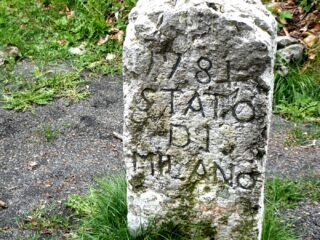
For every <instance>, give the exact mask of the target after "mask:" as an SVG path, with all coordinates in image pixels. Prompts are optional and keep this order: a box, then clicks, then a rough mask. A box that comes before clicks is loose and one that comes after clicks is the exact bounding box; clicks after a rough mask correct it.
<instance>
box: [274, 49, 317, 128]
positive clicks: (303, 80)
mask: <svg viewBox="0 0 320 240" xmlns="http://www.w3.org/2000/svg"><path fill="white" fill-rule="evenodd" d="M319 64H320V50H319V52H318V56H317V60H316V62H315V63H314V64H313V65H312V66H310V67H309V68H307V69H306V70H304V71H303V70H302V67H301V66H299V65H295V66H291V68H290V72H289V74H288V75H287V76H281V75H279V74H276V77H275V88H274V105H275V111H276V112H278V113H282V114H284V115H285V116H286V117H287V118H289V119H290V120H300V121H309V122H312V123H317V124H319V123H320V71H319V69H318V66H319Z"/></svg>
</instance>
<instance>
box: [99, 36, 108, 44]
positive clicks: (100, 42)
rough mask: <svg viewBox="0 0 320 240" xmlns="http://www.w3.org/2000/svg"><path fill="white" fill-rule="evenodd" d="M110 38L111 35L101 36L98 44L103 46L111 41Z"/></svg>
mask: <svg viewBox="0 0 320 240" xmlns="http://www.w3.org/2000/svg"><path fill="white" fill-rule="evenodd" d="M109 38H110V36H109V35H106V36H105V37H102V38H100V39H99V41H98V45H99V46H101V45H103V44H105V43H106V42H108V41H109Z"/></svg>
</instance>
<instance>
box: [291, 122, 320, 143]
mask: <svg viewBox="0 0 320 240" xmlns="http://www.w3.org/2000/svg"><path fill="white" fill-rule="evenodd" d="M319 139H320V127H317V126H315V127H311V128H306V129H302V128H301V127H295V128H293V129H291V130H290V132H289V134H288V136H287V138H286V139H285V144H286V145H287V146H297V145H305V144H310V142H312V141H314V140H319Z"/></svg>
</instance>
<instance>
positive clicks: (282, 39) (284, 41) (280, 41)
mask: <svg viewBox="0 0 320 240" xmlns="http://www.w3.org/2000/svg"><path fill="white" fill-rule="evenodd" d="M296 43H299V41H298V39H296V38H293V37H290V36H277V49H281V48H284V47H287V46H289V45H292V44H296Z"/></svg>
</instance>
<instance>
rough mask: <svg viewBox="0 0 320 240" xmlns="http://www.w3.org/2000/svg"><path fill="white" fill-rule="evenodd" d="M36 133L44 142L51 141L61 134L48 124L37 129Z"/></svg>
mask: <svg viewBox="0 0 320 240" xmlns="http://www.w3.org/2000/svg"><path fill="white" fill-rule="evenodd" d="M37 132H38V135H39V136H40V138H43V139H44V140H45V141H46V142H53V141H54V140H56V139H58V138H59V136H60V135H61V130H60V129H58V128H55V127H53V126H50V125H45V126H43V127H41V128H39V129H38V131H37Z"/></svg>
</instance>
